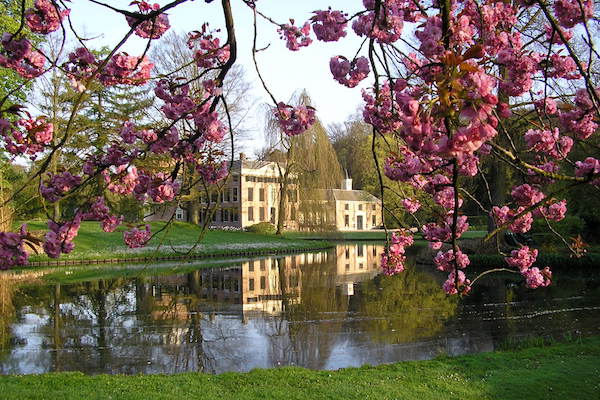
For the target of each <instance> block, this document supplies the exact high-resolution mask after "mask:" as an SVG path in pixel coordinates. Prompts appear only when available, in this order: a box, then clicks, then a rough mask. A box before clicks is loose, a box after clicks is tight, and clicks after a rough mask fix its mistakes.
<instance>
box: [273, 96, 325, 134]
mask: <svg viewBox="0 0 600 400" xmlns="http://www.w3.org/2000/svg"><path fill="white" fill-rule="evenodd" d="M274 112H275V116H276V117H277V119H278V120H279V126H280V127H281V129H282V130H283V132H284V133H285V134H286V135H288V136H294V135H299V134H301V133H303V132H304V131H306V130H307V129H308V128H310V127H311V126H312V124H314V123H315V109H314V108H312V107H310V106H298V107H292V106H290V105H287V104H285V103H281V102H280V103H279V104H277V108H276V109H275V110H274Z"/></svg>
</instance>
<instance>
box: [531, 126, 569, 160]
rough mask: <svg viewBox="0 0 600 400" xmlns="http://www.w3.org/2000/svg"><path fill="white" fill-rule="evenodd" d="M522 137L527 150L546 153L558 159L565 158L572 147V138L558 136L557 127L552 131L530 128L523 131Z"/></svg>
mask: <svg viewBox="0 0 600 400" xmlns="http://www.w3.org/2000/svg"><path fill="white" fill-rule="evenodd" d="M524 138H525V142H526V143H527V146H528V147H529V150H531V151H535V152H543V153H546V154H548V155H549V156H550V157H553V158H556V159H558V160H561V159H563V158H565V157H566V156H567V154H569V152H570V151H571V148H572V147H573V139H571V138H570V137H568V136H560V135H559V133H558V128H554V129H553V130H552V131H550V130H539V129H530V130H528V131H527V133H525V137H524Z"/></svg>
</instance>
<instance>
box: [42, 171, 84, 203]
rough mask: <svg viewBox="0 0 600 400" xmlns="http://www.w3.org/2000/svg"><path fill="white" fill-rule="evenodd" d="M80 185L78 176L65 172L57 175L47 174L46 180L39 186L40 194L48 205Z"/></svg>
mask: <svg viewBox="0 0 600 400" xmlns="http://www.w3.org/2000/svg"><path fill="white" fill-rule="evenodd" d="M80 183H81V177H80V176H77V175H73V174H71V173H70V172H67V171H65V172H62V173H58V174H52V173H48V179H46V180H45V181H44V182H43V183H42V184H41V185H40V194H41V195H42V196H43V197H44V198H45V199H46V200H47V201H49V202H50V203H55V202H57V201H58V200H59V199H60V198H61V197H62V196H63V195H64V194H65V193H67V192H68V191H69V190H71V189H73V188H74V187H75V186H77V185H79V184H80Z"/></svg>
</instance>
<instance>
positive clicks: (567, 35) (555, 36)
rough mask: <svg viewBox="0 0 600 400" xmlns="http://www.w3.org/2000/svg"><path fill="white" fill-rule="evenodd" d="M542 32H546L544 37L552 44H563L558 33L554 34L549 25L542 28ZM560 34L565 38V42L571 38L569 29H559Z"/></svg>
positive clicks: (571, 34)
mask: <svg viewBox="0 0 600 400" xmlns="http://www.w3.org/2000/svg"><path fill="white" fill-rule="evenodd" d="M544 30H545V31H546V37H547V38H548V40H551V41H552V43H553V44H564V43H563V41H562V39H561V38H560V35H559V34H558V32H556V31H555V30H554V28H552V26H551V25H548V24H547V25H546V26H545V27H544ZM561 32H562V34H563V36H564V37H565V40H567V41H569V40H571V38H573V31H571V30H569V29H561Z"/></svg>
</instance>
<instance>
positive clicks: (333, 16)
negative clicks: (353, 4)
mask: <svg viewBox="0 0 600 400" xmlns="http://www.w3.org/2000/svg"><path fill="white" fill-rule="evenodd" d="M313 14H315V15H314V16H312V17H311V19H310V20H311V22H312V29H313V32H315V36H316V37H317V39H318V40H321V41H323V42H337V41H338V40H340V39H341V38H343V37H344V36H346V31H345V29H346V25H347V22H346V16H347V14H344V13H343V12H342V11H331V8H329V9H328V10H319V11H314V12H313Z"/></svg>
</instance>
